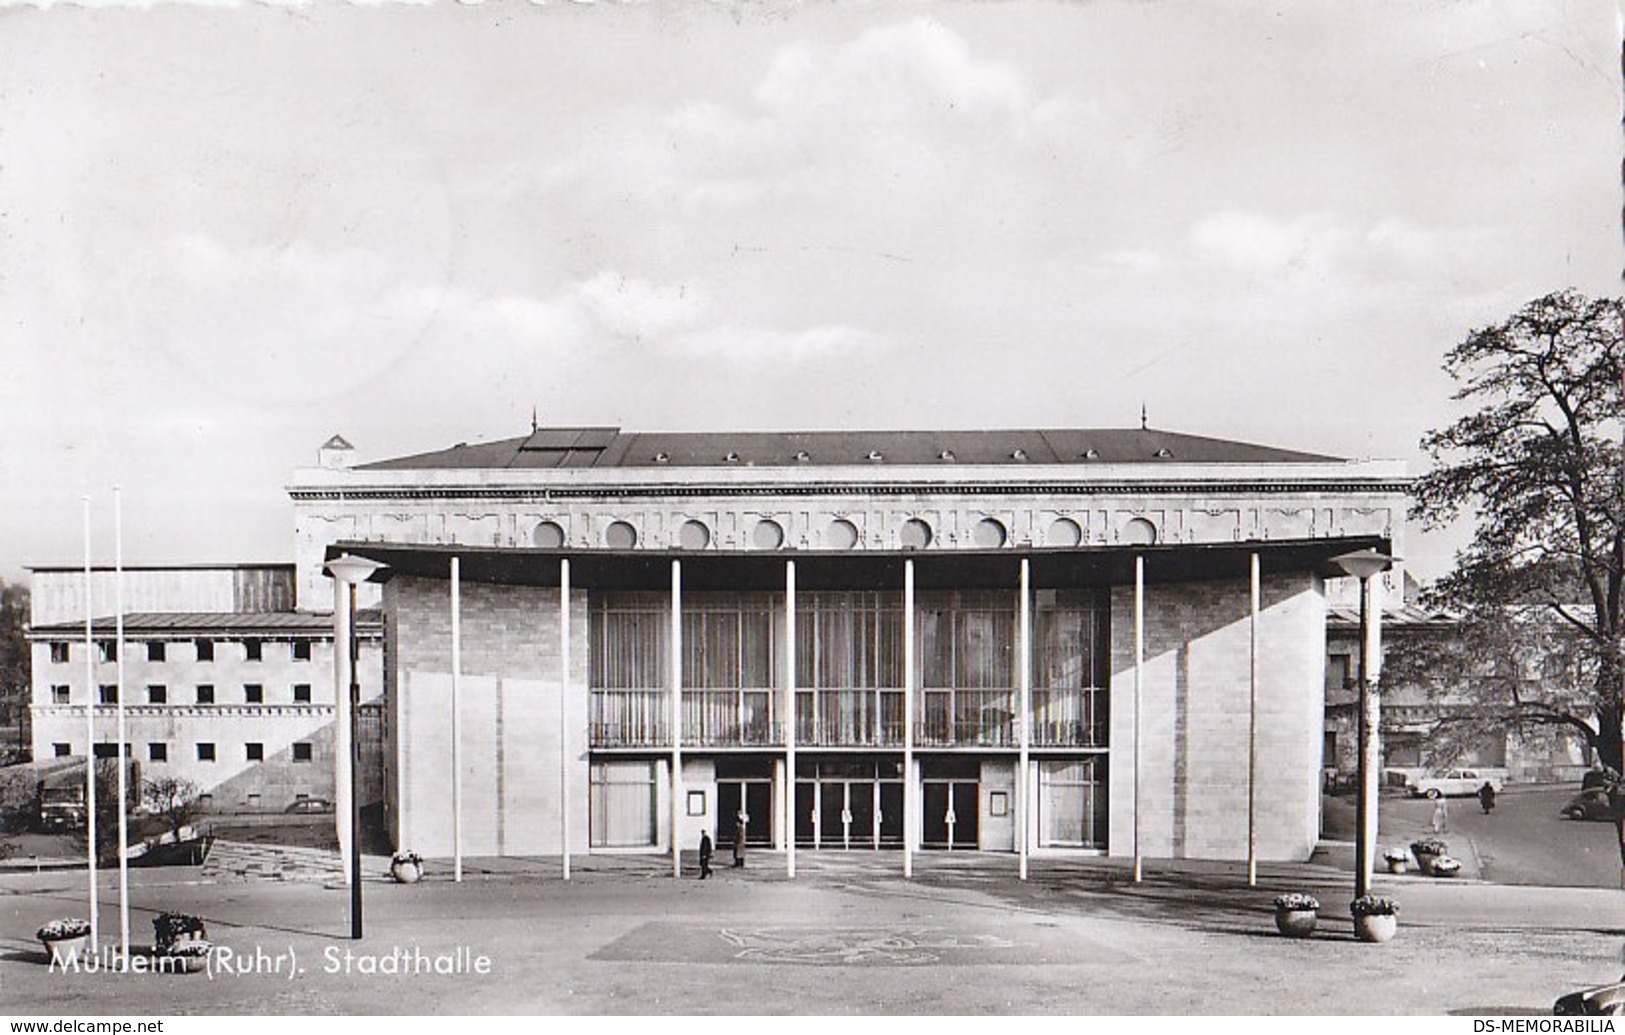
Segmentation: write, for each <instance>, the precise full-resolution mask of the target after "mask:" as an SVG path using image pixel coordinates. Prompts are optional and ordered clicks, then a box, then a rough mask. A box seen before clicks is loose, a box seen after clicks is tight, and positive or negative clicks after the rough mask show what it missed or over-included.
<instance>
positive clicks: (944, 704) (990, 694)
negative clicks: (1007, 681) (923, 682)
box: [914, 689, 1016, 747]
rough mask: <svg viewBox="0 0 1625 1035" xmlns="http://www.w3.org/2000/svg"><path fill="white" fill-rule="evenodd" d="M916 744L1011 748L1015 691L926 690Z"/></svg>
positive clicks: (923, 693) (916, 732)
mask: <svg viewBox="0 0 1625 1035" xmlns="http://www.w3.org/2000/svg"><path fill="white" fill-rule="evenodd" d="M919 701H920V714H919V717H918V718H917V720H916V721H915V724H914V725H915V728H914V740H915V743H917V744H921V745H923V746H926V747H1012V746H1014V745H1015V743H1016V737H1015V721H1014V720H1015V714H1016V709H1015V704H1016V692H1015V691H1014V690H1008V689H999V690H924V691H921V693H920V698H919Z"/></svg>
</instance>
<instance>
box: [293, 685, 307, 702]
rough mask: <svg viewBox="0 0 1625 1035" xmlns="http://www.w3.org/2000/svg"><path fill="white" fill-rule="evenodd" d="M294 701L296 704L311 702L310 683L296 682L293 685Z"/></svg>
mask: <svg viewBox="0 0 1625 1035" xmlns="http://www.w3.org/2000/svg"><path fill="white" fill-rule="evenodd" d="M293 703H294V704H309V703H310V684H309V683H295V684H294V685H293Z"/></svg>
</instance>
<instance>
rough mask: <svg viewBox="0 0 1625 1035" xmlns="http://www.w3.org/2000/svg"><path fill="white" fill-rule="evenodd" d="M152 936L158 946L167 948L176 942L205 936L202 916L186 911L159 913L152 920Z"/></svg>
mask: <svg viewBox="0 0 1625 1035" xmlns="http://www.w3.org/2000/svg"><path fill="white" fill-rule="evenodd" d="M152 933H153V938H154V939H155V940H156V941H157V943H158V948H160V949H168V948H170V947H171V946H173V945H175V943H176V942H180V941H188V940H195V939H199V938H203V937H205V936H206V935H207V934H208V932H207V931H205V930H204V929H203V918H202V917H197V916H192V915H190V914H188V913H159V914H158V915H157V916H155V917H153V920H152Z"/></svg>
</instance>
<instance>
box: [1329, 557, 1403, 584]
mask: <svg viewBox="0 0 1625 1035" xmlns="http://www.w3.org/2000/svg"><path fill="white" fill-rule="evenodd" d="M1397 560H1399V558H1398V557H1390V556H1388V555H1387V554H1385V553H1381V552H1379V551H1377V550H1369V549H1368V550H1355V551H1354V552H1353V553H1345V554H1341V555H1339V556H1337V557H1333V558H1332V563H1333V564H1335V565H1337V566H1338V567H1339V568H1342V569H1343V574H1345V575H1352V576H1353V577H1355V578H1357V579H1359V580H1360V581H1362V582H1364V581H1365V580H1366V579H1369V578H1370V577H1371V576H1373V575H1376V574H1378V573H1379V572H1384V571H1387V570H1388V569H1389V568H1391V567H1393V564H1394V562H1395V561H1397Z"/></svg>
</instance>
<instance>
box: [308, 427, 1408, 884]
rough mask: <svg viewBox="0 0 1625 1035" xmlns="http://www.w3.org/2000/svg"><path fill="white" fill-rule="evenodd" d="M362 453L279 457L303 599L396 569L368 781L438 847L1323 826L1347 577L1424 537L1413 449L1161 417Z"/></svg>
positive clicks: (1266, 846)
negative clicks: (1402, 451) (1411, 510)
mask: <svg viewBox="0 0 1625 1035" xmlns="http://www.w3.org/2000/svg"><path fill="white" fill-rule="evenodd" d="M352 455H353V453H352V451H350V450H349V449H348V448H347V445H346V444H345V443H343V442H342V440H334V441H333V442H331V443H329V448H327V449H325V450H324V451H323V460H322V463H321V465H320V466H318V467H314V468H310V469H304V470H300V471H298V472H296V473H295V475H294V478H293V481H292V484H291V485H290V487H289V492H290V494H291V496H292V498H293V502H294V510H295V534H296V558H295V561H296V565H295V568H296V592H297V606H298V608H299V609H300V610H301V611H320V610H329V609H331V608H333V607H334V606H335V601H336V597H335V591H334V585H335V584H334V582H333V580H332V579H330V578H329V577H327V575H326V574H324V565H325V564H326V563H327V562H328V561H330V560H332V559H334V558H335V557H338V556H339V555H342V554H350V555H354V556H358V557H362V558H366V559H368V560H371V561H374V562H378V563H380V564H382V565H384V566H386V567H384V568H382V569H381V570H380V572H379V574H377V575H376V576H374V578H373V581H372V582H371V583H369V584H366V585H364V586H362V587H361V589H362V595H361V598H360V606H361V607H362V608H372V607H378V608H380V609H381V613H382V619H383V632H384V642H385V651H384V661H383V669H382V673H381V678H382V682H383V684H384V686H383V695H384V706H383V707H384V711H385V715H384V723H383V725H384V730H385V734H384V747H383V751H382V758H381V760H380V761H379V762H378V763H377V764H378V765H380V766H381V769H382V773H381V781H380V786H381V787H382V788H383V791H382V793H383V800H384V804H385V813H386V816H387V821H388V823H389V825H390V828H391V833H392V835H393V836H394V838H395V841H396V843H397V844H398V845H399V846H401V847H403V848H407V847H409V848H413V849H415V850H417V851H419V852H420V853H423V854H425V855H430V856H449V855H451V854H452V853H453V851H454V847H455V848H456V849H458V850H460V851H461V852H462V853H464V854H469V855H538V854H543V855H551V854H560V853H562V852H569V853H584V852H604V851H645V852H647V851H669V850H670V849H671V848H672V846H673V844H674V838H675V844H676V845H677V846H678V847H680V848H683V849H690V850H691V849H692V848H693V847H694V846H695V845H696V844H697V843H698V840H699V836H700V833H701V832H702V831H707V832H709V833H710V834H711V835H712V836H713V838H716V839H717V840H718V842H719V843H720V844H722V845H727V844H729V843H730V842H732V841H733V840H734V837H735V831H736V829H738V826H739V825H740V822H741V819H742V818H743V820H744V827H745V831H746V840H747V843H751V844H759V845H762V846H764V847H773V848H778V849H783V850H787V851H790V850H801V851H809V850H814V851H828V850H856V849H886V848H902V847H907V848H908V849H910V851H911V852H912V850H914V849H921V850H926V849H953V848H969V849H979V850H983V851H1003V852H1022V853H1028V852H1030V853H1049V852H1068V851H1070V852H1079V851H1086V852H1096V853H1107V854H1111V855H1129V854H1133V853H1142V854H1145V855H1147V856H1152V857H1177V858H1219V859H1239V858H1244V857H1246V856H1247V854H1248V850H1249V841H1250V839H1252V840H1254V841H1255V843H1256V845H1257V852H1258V857H1259V858H1263V859H1303V858H1306V857H1307V856H1308V855H1309V853H1310V852H1311V850H1312V849H1313V848H1314V845H1315V842H1316V837H1317V831H1318V820H1319V793H1318V792H1319V774H1320V767H1321V761H1322V759H1321V751H1322V731H1323V707H1324V687H1325V681H1326V676H1325V672H1326V655H1325V649H1326V648H1325V642H1326V640H1325V636H1326V632H1325V630H1326V617H1327V603H1326V595H1325V581H1324V580H1326V579H1328V578H1331V577H1335V576H1336V575H1338V574H1339V572H1338V569H1337V567H1336V565H1335V564H1334V563H1333V562H1332V558H1334V557H1336V556H1338V555H1340V554H1343V553H1347V552H1350V551H1353V550H1357V549H1364V548H1373V547H1374V548H1377V549H1380V550H1383V551H1385V552H1389V553H1402V552H1403V544H1402V543H1400V542H1398V541H1397V539H1398V537H1399V536H1400V535H1401V534H1402V522H1403V518H1404V513H1405V505H1406V501H1405V489H1406V484H1407V483H1406V480H1405V476H1404V471H1403V469H1402V466H1401V465H1400V464H1399V463H1397V462H1389V461H1350V460H1343V459H1338V458H1335V457H1329V456H1320V455H1313V454H1308V453H1301V452H1293V451H1289V450H1284V449H1277V448H1270V447H1264V446H1257V445H1250V444H1245V443H1239V442H1230V441H1221V440H1215V439H1210V438H1201V437H1195V436H1191V435H1184V434H1174V433H1168V432H1163V431H1158V430H1154V429H1148V428H1139V429H1129V430H1084V429H1042V430H1036V429H1035V430H1010V431H940V432H939V431H896V432H805V433H792V432H770V433H735V432H728V433H674V434H654V433H641V432H627V431H622V430H620V429H618V428H608V427H583V428H547V427H542V428H535V429H533V431H532V433H531V434H528V435H525V436H522V437H518V438H513V439H508V440H504V441H497V442H485V443H477V444H460V445H457V446H454V447H452V448H449V449H445V450H442V451H439V452H433V453H426V454H423V455H418V456H408V457H401V458H397V459H391V460H384V461H381V462H373V463H356V462H354V461H353V460H352V459H351V457H352ZM1396 577H1397V576H1396ZM340 624H342V623H340ZM341 653H342V652H341ZM454 758H455V765H454ZM454 773H455V776H454V775H453V774H454ZM1250 806H1251V807H1250ZM1249 817H1251V819H1249ZM454 838H455V841H456V843H455V845H454ZM908 854H909V853H905V857H906V856H907V855H908ZM791 857H792V858H793V855H792V856H791Z"/></svg>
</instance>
